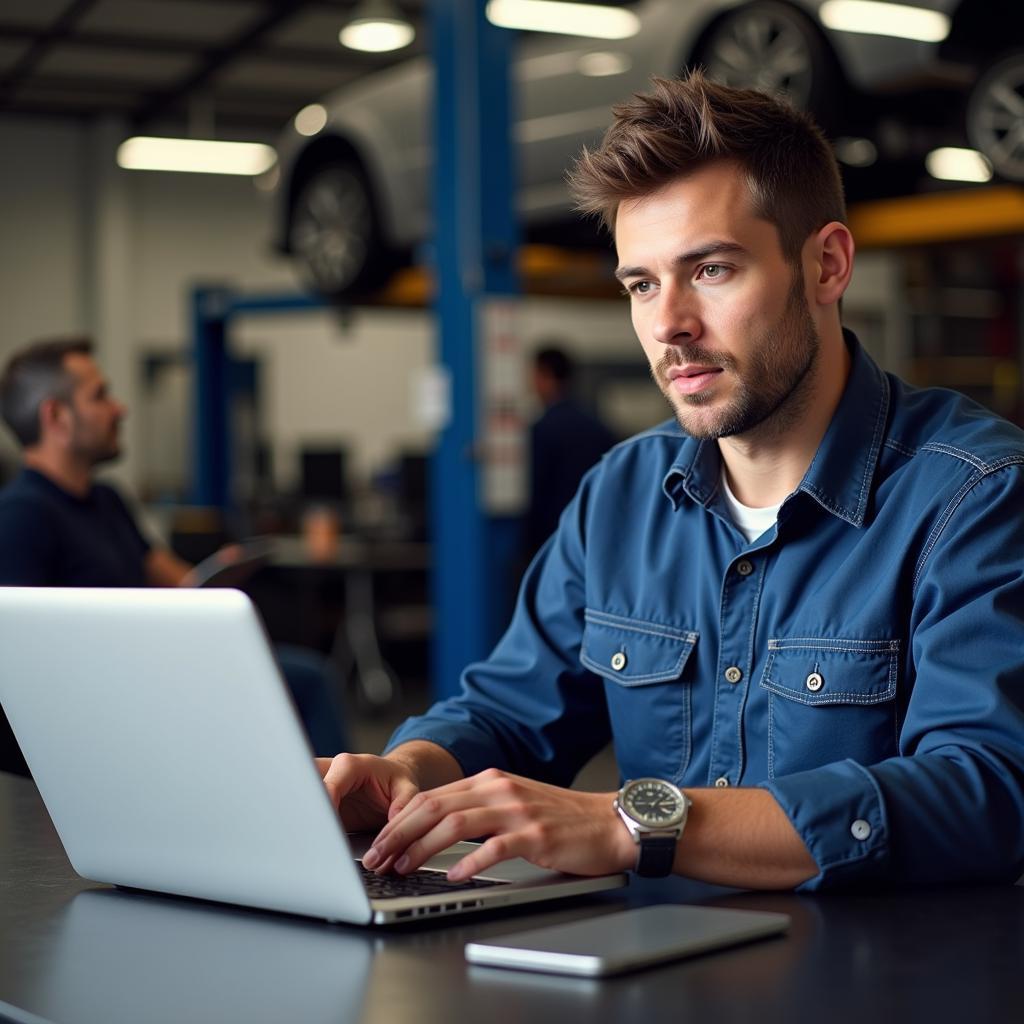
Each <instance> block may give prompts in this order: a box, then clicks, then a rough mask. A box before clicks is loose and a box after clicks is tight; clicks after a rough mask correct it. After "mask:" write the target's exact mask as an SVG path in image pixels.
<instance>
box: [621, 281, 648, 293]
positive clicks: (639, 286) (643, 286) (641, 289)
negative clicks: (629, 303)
mask: <svg viewBox="0 0 1024 1024" xmlns="http://www.w3.org/2000/svg"><path fill="white" fill-rule="evenodd" d="M650 291H651V282H650V281H634V282H633V283H632V284H631V285H627V286H626V292H627V294H629V295H648V294H649V293H650Z"/></svg>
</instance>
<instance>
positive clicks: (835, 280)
mask: <svg viewBox="0 0 1024 1024" xmlns="http://www.w3.org/2000/svg"><path fill="white" fill-rule="evenodd" d="M813 252H814V266H815V269H816V272H817V273H816V277H815V279H814V280H813V282H812V287H811V290H812V292H813V295H814V297H815V299H816V300H817V302H818V305H820V306H830V305H832V304H833V303H835V302H838V301H839V300H840V299H841V298H842V297H843V292H845V291H846V289H847V287H848V286H849V284H850V278H851V277H852V276H853V253H854V244H853V235H851V234H850V229H849V228H848V227H847V226H846V225H845V224H840V223H839V221H836V220H834V221H831V222H830V223H828V224H826V225H825V226H824V227H823V228H822V229H821V230H820V231H818V232H817V234H815V235H814V237H813Z"/></svg>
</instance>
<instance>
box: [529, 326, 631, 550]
mask: <svg viewBox="0 0 1024 1024" xmlns="http://www.w3.org/2000/svg"><path fill="white" fill-rule="evenodd" d="M574 374H575V366H574V365H573V361H572V359H571V357H570V356H569V355H568V354H567V353H566V352H565V351H564V349H562V348H560V347H558V346H555V345H547V346H545V347H543V348H540V349H538V350H537V352H536V353H535V354H534V357H533V389H534V391H535V392H536V394H537V397H538V398H539V399H540V402H541V404H542V405H543V407H544V411H543V413H541V415H540V417H539V418H538V419H537V421H536V422H535V423H534V424H533V426H532V427H531V429H530V505H529V508H528V509H527V512H526V520H525V524H524V529H523V533H524V549H525V555H526V559H525V561H529V559H531V558H532V557H533V556H534V555H535V554H536V553H537V551H538V550H540V547H541V545H542V544H543V543H544V541H546V540H547V539H548V537H550V536H551V534H553V533H554V532H555V528H556V527H557V526H558V517H559V516H560V515H561V514H562V510H563V509H564V508H565V506H566V505H568V504H569V502H570V501H571V500H572V497H573V495H574V494H575V493H576V489H577V488H578V487H579V485H580V481H581V480H582V479H583V474H584V473H586V471H587V470H588V469H590V467H591V466H593V465H594V463H596V462H597V461H598V459H600V458H601V456H602V455H604V453H605V452H606V451H608V449H609V448H611V446H612V445H613V444H614V443H615V438H614V437H613V436H612V433H611V431H610V430H609V429H608V428H607V427H606V426H605V425H604V424H603V423H602V422H601V421H600V420H599V419H597V417H595V416H593V415H591V413H589V412H588V411H587V410H586V409H584V408H583V407H582V406H581V405H580V404H579V402H578V401H577V400H576V399H575V398H574V397H573V393H572V384H573V376H574Z"/></svg>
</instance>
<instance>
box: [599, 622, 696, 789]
mask: <svg viewBox="0 0 1024 1024" xmlns="http://www.w3.org/2000/svg"><path fill="white" fill-rule="evenodd" d="M696 643H697V633H696V632H695V631H693V630H688V629H679V628H677V627H674V626H667V625H663V624H660V623H654V622H648V621H646V620H642V619H632V618H626V617H624V616H619V615H610V614H608V613H606V612H599V611H594V610H592V609H587V611H586V613H585V616H584V629H583V644H582V647H581V649H580V661H581V662H582V663H583V664H584V665H585V666H586V667H587V668H588V669H590V671H591V672H594V673H596V674H597V675H598V676H600V677H601V678H602V679H603V681H604V689H605V698H606V700H607V703H608V712H609V715H610V717H611V722H612V732H613V735H614V742H615V754H616V758H617V759H618V764H619V769H620V772H621V773H622V775H623V776H624V777H629V778H637V777H640V776H645V775H653V776H657V777H658V778H663V779H669V780H672V781H678V780H680V779H681V778H682V776H683V773H684V772H685V770H686V766H687V764H688V763H689V760H690V749H691V727H690V686H689V673H687V671H686V669H687V665H688V663H689V662H690V656H691V655H692V653H693V650H694V647H695V645H696Z"/></svg>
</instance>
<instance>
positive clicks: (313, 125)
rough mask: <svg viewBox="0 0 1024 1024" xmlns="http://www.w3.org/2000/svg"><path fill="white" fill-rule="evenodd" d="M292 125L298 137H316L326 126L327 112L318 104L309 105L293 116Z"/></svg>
mask: <svg viewBox="0 0 1024 1024" xmlns="http://www.w3.org/2000/svg"><path fill="white" fill-rule="evenodd" d="M293 124H294V125H295V130H296V131H297V132H298V133H299V134H300V135H306V136H311V135H316V134H318V133H319V132H322V131H323V129H324V125H326V124H327V111H326V110H325V109H324V107H323V106H322V105H321V104H319V103H310V105H309V106H308V107H303V108H302V109H301V110H300V111H299V112H298V113H297V114H296V115H295V120H294V122H293Z"/></svg>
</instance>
